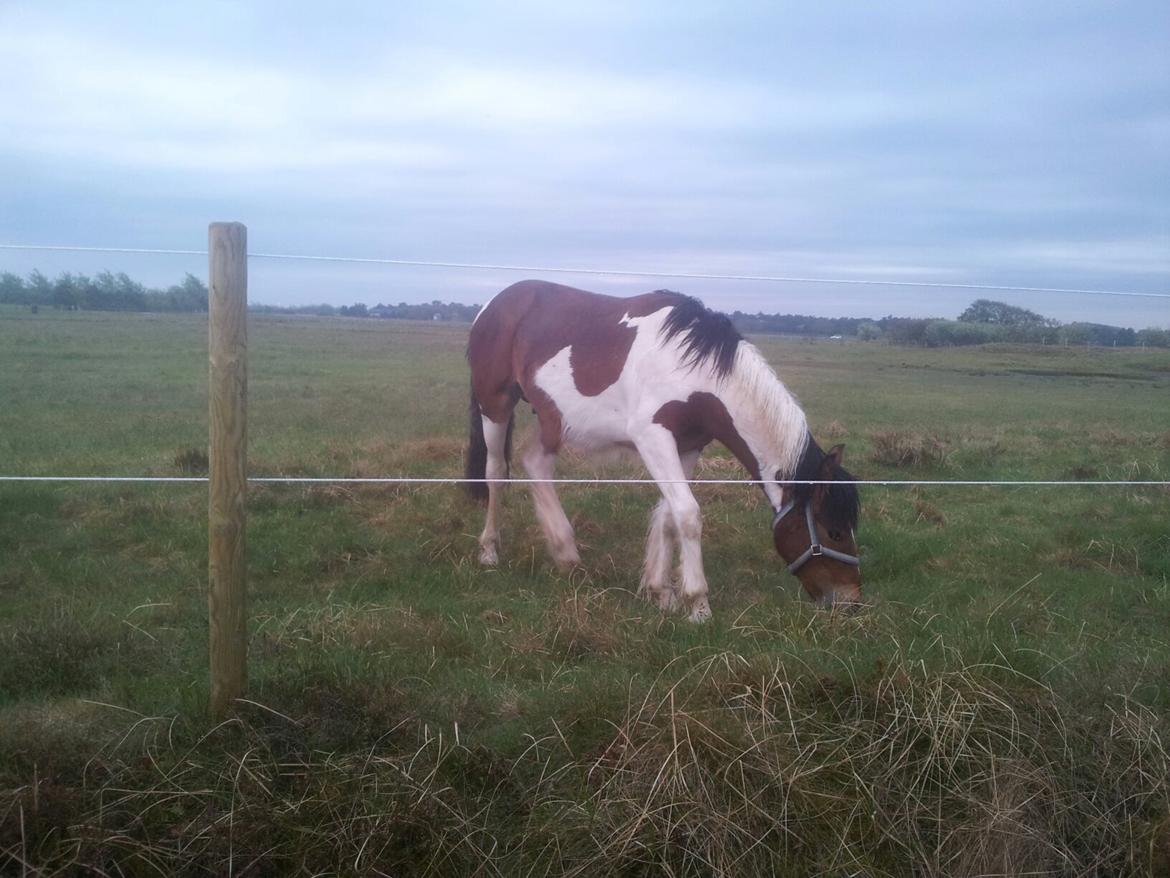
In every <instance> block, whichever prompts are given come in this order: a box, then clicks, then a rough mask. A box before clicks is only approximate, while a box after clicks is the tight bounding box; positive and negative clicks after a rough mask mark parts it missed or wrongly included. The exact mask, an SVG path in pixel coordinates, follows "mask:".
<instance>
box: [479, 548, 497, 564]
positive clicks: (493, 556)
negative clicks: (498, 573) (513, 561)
mask: <svg viewBox="0 0 1170 878" xmlns="http://www.w3.org/2000/svg"><path fill="white" fill-rule="evenodd" d="M479 563H480V564H482V565H483V566H484V567H495V566H496V565H497V564H499V563H500V555H499V553H498V552H496V547H495V546H484V547H483V548H482V549H480V550H479Z"/></svg>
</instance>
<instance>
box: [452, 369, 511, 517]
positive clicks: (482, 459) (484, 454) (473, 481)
mask: <svg viewBox="0 0 1170 878" xmlns="http://www.w3.org/2000/svg"><path fill="white" fill-rule="evenodd" d="M468 415H469V419H468V420H469V423H468V426H467V455H466V465H465V466H464V469H463V477H464V478H465V479H467V482H466V487H467V493H468V494H469V495H470V496H471V499H472V500H478V501H480V502H486V501H487V498H488V486H487V482H485V481H484V479H485V478H487V458H488V448H487V441H486V440H485V439H484V436H483V409H481V408H480V407H479V400H477V399H476V398H475V387H474V386H473V387H472V389H471V402H470V404H469V405H468ZM515 423H516V415H515V412H512V413H509V415H508V433H507V438H506V439H505V440H504V466H505V468H506V470H505V472H506V473H510V472H511V463H512V427H513V426H514V425H515Z"/></svg>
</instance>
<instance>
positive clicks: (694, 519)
mask: <svg viewBox="0 0 1170 878" xmlns="http://www.w3.org/2000/svg"><path fill="white" fill-rule="evenodd" d="M635 444H636V446H637V448H638V453H639V454H640V455H641V456H642V461H643V462H644V463H645V464H646V469H647V470H649V472H650V475H651V476H652V477H653V478H654V479H655V480H656V481H657V482H658V488H659V490H660V491H662V497H663V499H664V500H665V501H666V505H667V506H668V508H669V509H670V515H671V518H672V520H673V521H674V528H675V532H676V533H677V536H678V542H679V573H680V576H679V578H680V586H681V590H682V599H683V601H684V602H685V604H686V606H687V607H688V608H689V609H690V617H691V621H692V622H703V621H705V620H707V619H709V618H710V616H711V606H710V604H709V603H708V601H707V577H706V576H704V575H703V551H702V547H701V545H700V539H701V538H702V535H703V519H702V516H701V515H700V514H699V503H698V501H697V500H695V495H694V494H692V493H691V488H690V485H687V484H685V482H684V481H683V480H685V479H686V478H687V474H686V470H685V469H684V468H683V464H682V461H681V460H680V459H679V454H678V446H677V445H676V444H675V441H674V436H672V435H671V433H670V431H669V430H667V429H666V428H665V427H660V426H658V425H657V424H655V425H651V426H650V427H649V428H647V429H645V430H642V431H640V435H639V437H638V439H637V440H636V442H635Z"/></svg>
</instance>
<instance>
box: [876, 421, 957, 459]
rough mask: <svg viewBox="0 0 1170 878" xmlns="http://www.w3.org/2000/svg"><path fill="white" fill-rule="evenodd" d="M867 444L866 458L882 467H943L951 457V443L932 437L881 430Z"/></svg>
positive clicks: (903, 431) (933, 435)
mask: <svg viewBox="0 0 1170 878" xmlns="http://www.w3.org/2000/svg"><path fill="white" fill-rule="evenodd" d="M869 441H870V444H871V445H872V446H873V451H872V452H871V453H870V458H871V459H872V460H873V461H874V462H875V463H880V464H885V465H886V466H901V467H919V466H943V465H944V464H946V462H947V460H948V459H949V458H950V456H951V443H950V442H949V441H947V440H946V439H944V438H942V437H940V436H939V435H937V434H935V433H912V432H908V431H905V430H881V431H878V432H876V433H872V434H870V437H869Z"/></svg>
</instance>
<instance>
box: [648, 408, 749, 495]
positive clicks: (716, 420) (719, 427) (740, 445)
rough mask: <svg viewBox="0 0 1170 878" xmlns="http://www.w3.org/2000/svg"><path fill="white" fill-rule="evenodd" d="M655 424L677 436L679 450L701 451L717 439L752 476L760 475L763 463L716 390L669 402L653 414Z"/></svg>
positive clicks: (675, 437) (675, 439)
mask: <svg viewBox="0 0 1170 878" xmlns="http://www.w3.org/2000/svg"><path fill="white" fill-rule="evenodd" d="M654 423H656V424H661V425H662V426H663V427H665V428H666V429H668V430H669V431H670V432H671V433H672V434H673V435H674V441H675V442H677V443H678V450H679V451H680V452H687V451H699V450H701V449H703V448H705V447H706V446H707V445H708V444H709V443H710V442H711V440H713V439H715V440H718V441H719V442H720V443H722V444H723V446H724V447H725V448H727V450H728V451H730V452H731V453H732V454H734V455H735V457H736V459H738V460H739V462H740V463H742V464H743V466H744V469H746V470H747V471H748V472H749V473H750V474H751V477H752V478H753V479H759V478H760V464H759V462H758V461H757V460H756V456H755V455H754V454H752V452H751V449H749V448H748V445H747V443H746V442H745V441H744V439H743V437H742V436H740V435H739V431H738V430H736V429H735V422H734V421H733V420H732V418H731V414H730V413H729V412H728V411H727V407H726V406H725V405H724V404H723V402H722V401H721V400H720V399H719V397H717V396H715V395H714V394H713V393H706V392H697V393H692V394H691V395H690V396H688V397H687V398H686V399H685V400H682V399H676V400H673V401H671V402H668V403H666V404H665V405H664V406H662V408H660V409H659V410H658V411H657V412H655V413H654Z"/></svg>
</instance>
